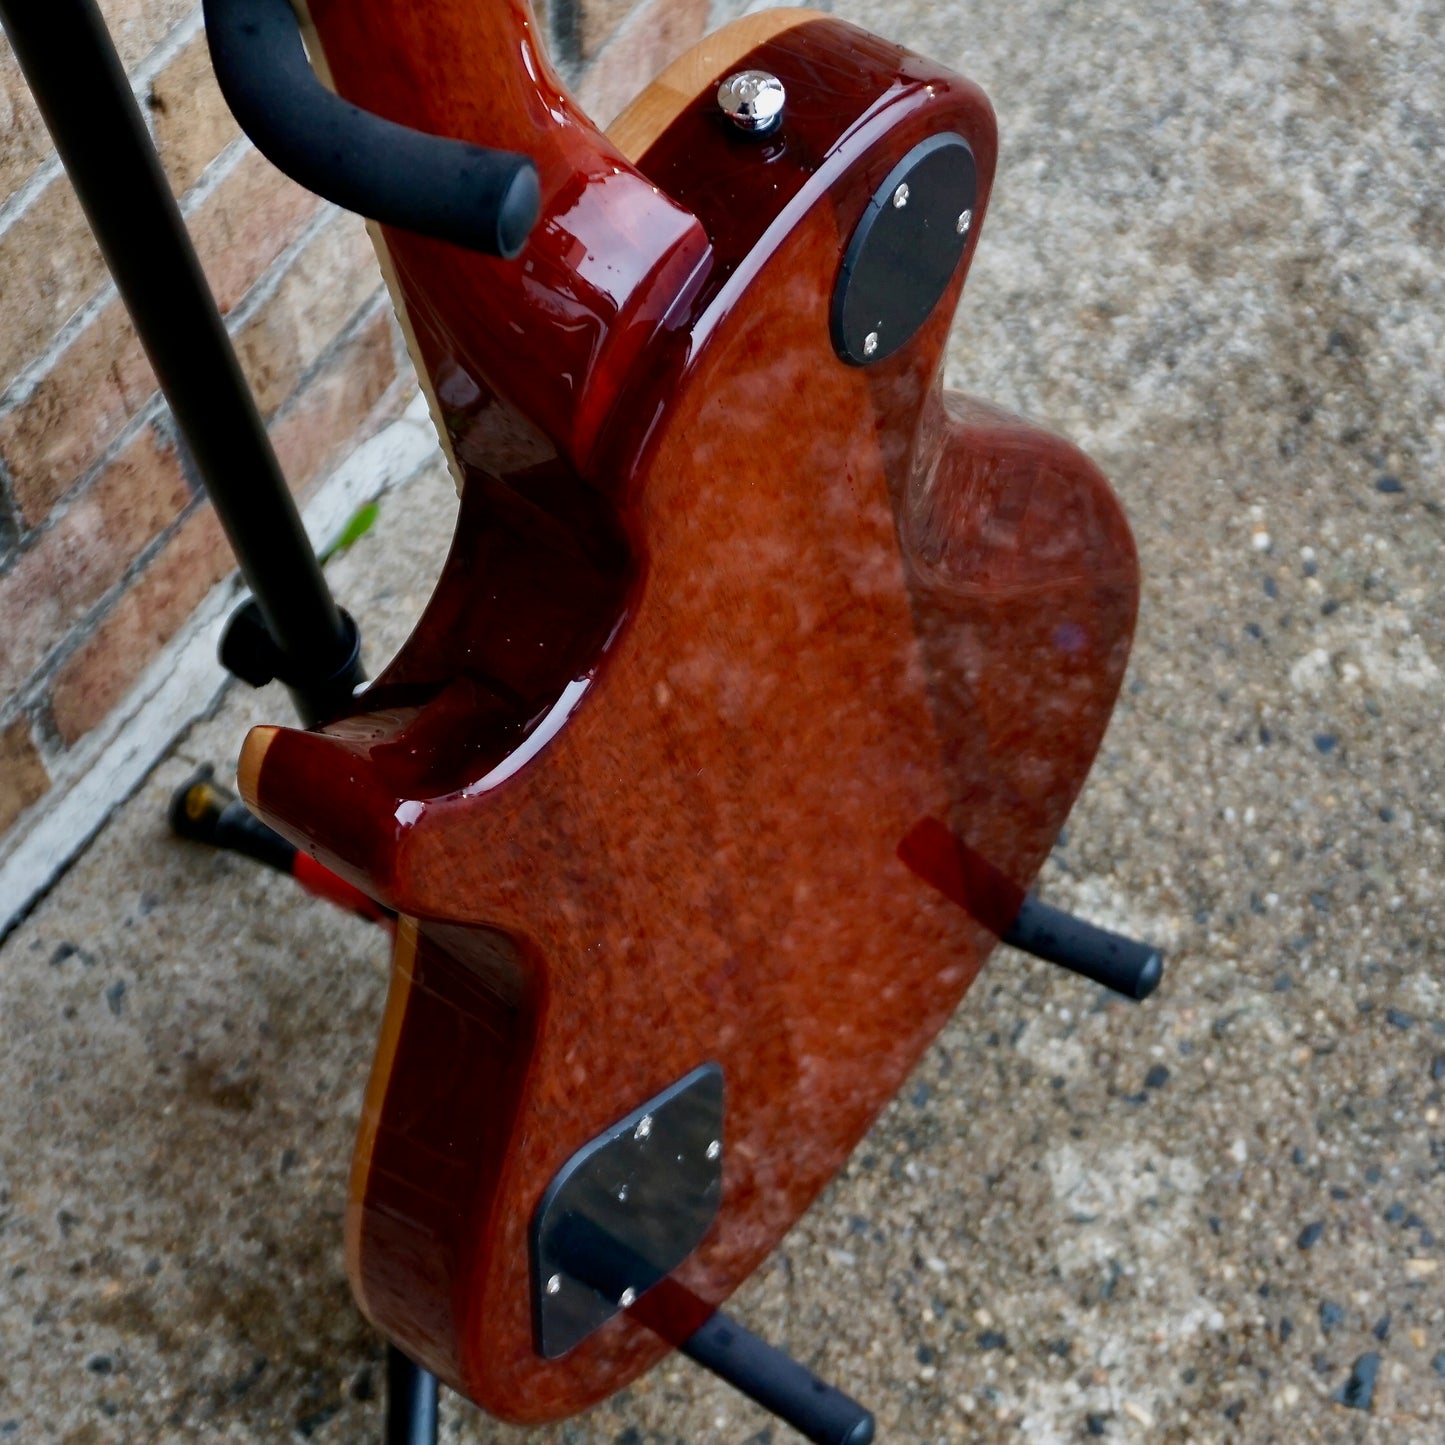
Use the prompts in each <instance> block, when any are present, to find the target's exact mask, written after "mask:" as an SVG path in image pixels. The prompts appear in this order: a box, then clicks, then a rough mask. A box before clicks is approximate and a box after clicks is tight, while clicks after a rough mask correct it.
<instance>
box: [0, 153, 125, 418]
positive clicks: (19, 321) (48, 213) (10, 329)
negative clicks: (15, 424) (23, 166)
mask: <svg viewBox="0 0 1445 1445" xmlns="http://www.w3.org/2000/svg"><path fill="white" fill-rule="evenodd" d="M104 279H105V263H104V262H103V261H102V260H101V259H100V251H99V250H98V249H97V248H96V244H95V241H94V239H93V238H92V237H91V234H90V228H89V227H88V226H87V225H86V223H85V217H84V216H83V215H82V214H81V210H80V202H79V201H77V200H76V198H75V191H74V190H73V189H72V188H71V184H70V182H69V181H68V180H66V178H65V177H64V176H63V175H61V176H57V177H56V178H55V179H54V180H53V181H51V182H50V184H49V185H47V186H46V187H45V189H44V190H43V191H41V193H40V194H39V195H38V196H37V197H36V198H35V200H34V201H32V202H31V204H30V206H29V207H28V209H27V210H26V211H25V212H24V214H22V215H21V216H20V217H19V218H18V219H17V220H16V221H15V223H14V224H13V225H12V226H11V227H10V228H9V229H8V230H7V231H6V232H5V233H4V235H0V391H3V390H4V388H5V387H7V386H9V384H10V383H11V382H12V381H13V380H14V379H15V377H16V376H17V375H18V374H19V373H20V372H21V371H22V370H23V369H24V368H25V367H26V366H28V365H29V364H30V362H31V361H33V360H34V358H35V357H37V356H38V355H40V353H41V352H43V351H44V350H45V348H46V347H47V346H49V345H50V341H51V338H52V337H53V336H54V335H55V333H56V331H58V330H59V329H60V327H61V326H63V325H64V324H65V323H66V322H67V321H68V320H69V319H70V318H71V316H72V315H74V314H75V312H76V310H77V309H78V308H79V307H80V306H82V305H83V304H84V303H85V302H86V301H88V300H89V299H90V298H91V297H92V296H93V295H94V294H95V293H96V291H97V290H98V289H99V288H100V286H101V284H102V282H103V281H104Z"/></svg>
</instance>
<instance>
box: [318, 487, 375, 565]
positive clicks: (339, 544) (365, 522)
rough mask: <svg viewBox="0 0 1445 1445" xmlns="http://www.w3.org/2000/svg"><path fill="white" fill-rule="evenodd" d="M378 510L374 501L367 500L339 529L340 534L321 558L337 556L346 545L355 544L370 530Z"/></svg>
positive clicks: (326, 558)
mask: <svg viewBox="0 0 1445 1445" xmlns="http://www.w3.org/2000/svg"><path fill="white" fill-rule="evenodd" d="M379 512H380V508H379V507H378V506H377V505H376V503H375V502H368V503H367V504H366V505H365V506H364V507H362V508H361V510H360V511H358V512H357V514H356V515H355V516H354V517H353V518H352V519H351V520H350V521H349V522H348V523H347V524H346V526H345V527H343V528H342V529H341V535H340V536H339V537H338V538H337V539H336V540H335V541H334V542H333V543H332V544H331V545H330V546H329V547H328V548H327V549H326V550H325V551H324V552H323V553H322V554H321V560H322V561H323V562H329V561H330V560H331V559H332V558H333V557H339V556H340V555H341V554H342V553H343V552H344V551H346V549H347V548H348V547H353V546H355V545H356V543H357V542H359V541H360V540H361V539H362V538H363V537H364V536H366V534H367V533H368V532H369V531H371V529H372V527H373V526H374V525H375V523H376V519H377V516H378V514H379Z"/></svg>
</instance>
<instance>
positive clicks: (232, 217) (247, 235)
mask: <svg viewBox="0 0 1445 1445" xmlns="http://www.w3.org/2000/svg"><path fill="white" fill-rule="evenodd" d="M322 204H323V203H322V202H321V201H319V200H318V199H317V198H316V197H315V196H313V195H312V194H311V192H310V191H304V190H302V189H301V187H300V186H298V185H297V184H296V183H295V181H288V180H287V179H286V177H285V176H283V175H282V174H281V172H280V171H278V170H277V169H276V167H275V166H273V165H272V164H271V163H270V161H268V160H266V159H265V158H264V157H263V156H262V155H261V154H260V153H259V152H257V151H254V150H253V151H249V152H247V154H246V155H245V156H243V157H242V158H241V160H240V161H239V162H238V163H237V165H236V168H235V170H233V171H232V172H231V173H230V175H228V176H227V177H226V179H225V180H224V181H222V182H221V184H220V185H219V186H217V187H216V189H215V191H214V192H213V193H212V194H211V195H209V196H207V197H206V200H205V202H204V204H203V205H201V206H199V207H198V208H197V209H196V211H195V212H194V213H193V214H192V215H191V216H189V217H187V226H188V227H189V229H190V232H191V235H192V236H193V237H194V238H195V242H196V252H197V254H198V255H199V256H200V258H201V265H202V266H204V267H205V270H206V278H207V279H208V280H209V281H210V283H211V290H212V291H213V292H214V293H215V296H216V304H217V305H218V306H219V307H220V308H221V313H222V315H224V314H225V313H226V312H228V311H230V310H232V309H233V308H234V307H235V305H236V303H237V302H238V301H240V299H241V298H242V297H243V296H244V295H245V294H246V292H247V291H249V290H250V289H251V287H252V286H253V285H255V283H256V282H257V280H259V279H260V277H261V276H262V275H263V274H264V273H265V272H266V270H267V268H268V267H269V266H270V265H271V263H272V262H273V261H274V260H275V259H276V258H277V257H278V256H279V255H280V254H281V252H282V251H284V250H285V249H286V248H287V246H289V245H290V244H291V243H292V242H293V241H294V240H295V239H296V237H297V236H299V235H300V234H301V232H302V231H303V230H304V229H305V226H306V223H307V222H308V221H309V220H310V219H311V217H312V216H314V215H315V214H316V212H317V211H318V210H320V208H321V206H322Z"/></svg>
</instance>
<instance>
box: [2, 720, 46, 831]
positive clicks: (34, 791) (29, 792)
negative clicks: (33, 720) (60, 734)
mask: <svg viewBox="0 0 1445 1445" xmlns="http://www.w3.org/2000/svg"><path fill="white" fill-rule="evenodd" d="M49 791H50V774H49V773H47V772H46V770H45V763H44V762H43V761H42V759H41V757H40V753H39V751H38V750H37V749H36V747H35V740H34V739H33V738H32V737H31V736H30V724H29V723H28V722H26V721H25V719H24V718H20V719H19V720H18V721H16V722H13V723H11V724H10V726H9V727H8V728H6V729H5V730H4V731H3V732H0V833H4V832H5V830H6V829H7V828H9V826H10V825H11V824H12V823H13V822H14V821H15V820H16V818H18V817H19V816H20V815H21V813H23V812H24V811H25V810H26V809H27V808H28V807H30V806H31V804H33V803H38V802H39V801H40V799H41V798H43V797H44V796H45V795H46V793H48V792H49Z"/></svg>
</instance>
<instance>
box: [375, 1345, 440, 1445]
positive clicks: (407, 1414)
mask: <svg viewBox="0 0 1445 1445" xmlns="http://www.w3.org/2000/svg"><path fill="white" fill-rule="evenodd" d="M437 1395H438V1391H437V1379H436V1376H435V1375H433V1374H430V1373H429V1372H428V1371H426V1370H424V1369H422V1367H421V1366H420V1365H415V1364H413V1363H412V1362H411V1361H410V1360H409V1359H407V1357H406V1356H405V1355H404V1354H402V1352H401V1351H400V1350H399V1349H397V1348H396V1346H395V1345H390V1346H388V1347H387V1352H386V1445H436V1439H437Z"/></svg>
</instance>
